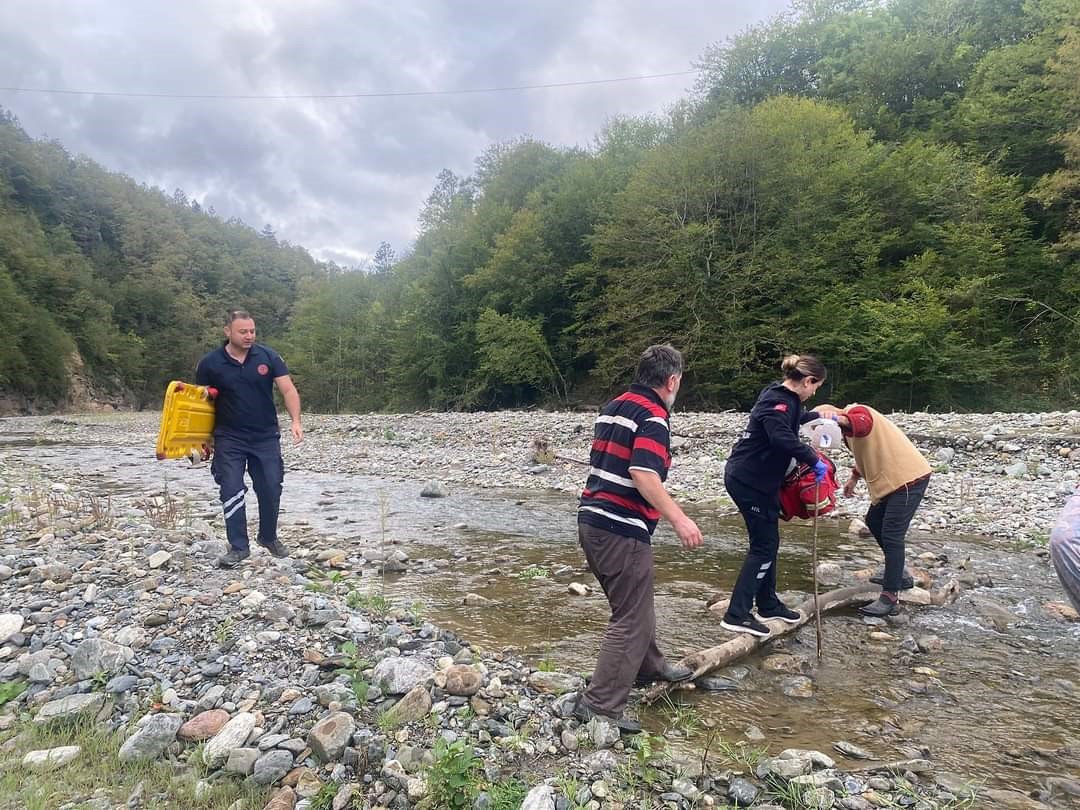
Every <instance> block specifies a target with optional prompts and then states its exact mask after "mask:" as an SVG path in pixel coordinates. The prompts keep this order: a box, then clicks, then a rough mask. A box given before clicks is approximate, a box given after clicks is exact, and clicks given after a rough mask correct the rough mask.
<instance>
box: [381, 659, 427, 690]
mask: <svg viewBox="0 0 1080 810" xmlns="http://www.w3.org/2000/svg"><path fill="white" fill-rule="evenodd" d="M434 675H435V670H434V669H432V668H431V666H430V665H429V664H427V663H426V662H424V661H422V660H420V659H419V658H406V657H404V656H400V655H392V656H390V657H389V658H384V659H383V660H382V661H380V662H379V663H378V664H376V666H375V674H374V675H373V676H372V680H373V681H374V683H375V685H376V686H378V687H379V688H380V689H382V690H383V692H385V693H386V694H388V695H404V694H405V693H406V692H408V691H409V690H411V689H413V688H414V687H416V686H418V685H420V684H422V683H426V682H427V680H428V679H429V678H431V677H433V676H434Z"/></svg>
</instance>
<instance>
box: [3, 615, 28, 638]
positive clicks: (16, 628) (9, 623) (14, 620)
mask: <svg viewBox="0 0 1080 810" xmlns="http://www.w3.org/2000/svg"><path fill="white" fill-rule="evenodd" d="M22 628H23V617H22V616H21V615H19V614H18V613H2V614H0V644H3V643H4V642H6V641H7V640H8V639H10V638H11V637H12V636H13V635H15V634H16V633H18V632H20V631H21V630H22Z"/></svg>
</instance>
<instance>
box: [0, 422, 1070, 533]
mask: <svg viewBox="0 0 1080 810" xmlns="http://www.w3.org/2000/svg"><path fill="white" fill-rule="evenodd" d="M894 418H895V421H896V422H897V424H898V425H900V427H901V428H903V429H904V430H905V431H906V432H907V433H908V435H909V436H910V437H911V438H912V439H913V440H914V441H915V442H916V443H917V444H918V446H919V447H920V449H922V450H923V452H924V453H925V454H926V456H927V458H928V459H929V460H930V462H931V465H932V466H933V468H934V472H935V475H934V479H933V482H932V484H931V487H930V490H929V492H928V494H927V497H926V500H925V501H924V504H923V506H922V507H921V508H920V510H919V513H918V515H917V523H918V526H917V528H918V529H919V530H921V531H924V532H931V533H934V534H939V535H955V534H981V535H986V536H992V537H998V538H1003V539H1009V540H1014V541H1015V540H1021V541H1031V542H1040V541H1041V542H1045V537H1046V535H1047V533H1048V531H1049V527H1050V525H1051V523H1052V521H1053V517H1054V514H1055V512H1056V510H1057V509H1058V508H1059V507H1060V505H1061V503H1062V502H1063V500H1064V498H1065V496H1066V495H1067V494H1068V493H1070V492H1071V491H1072V490H1073V489H1075V488H1076V486H1077V484H1078V482H1080V411H1068V412H1057V413H1035V414H1004V413H993V414H927V413H914V414H898V415H896V416H895V417H894ZM592 421H593V414H588V413H576V412H557V413H548V412H519V411H503V412H496V413H468V414H448V413H415V414H362V415H349V416H320V415H316V416H309V417H305V424H306V433H307V439H306V440H305V442H304V444H303V445H302V447H300V448H291V447H287V448H286V451H285V452H286V460H287V464H288V466H289V468H290V469H291V470H308V471H314V472H336V473H353V474H364V475H373V476H379V477H382V478H386V479H391V480H417V479H434V480H436V481H438V482H440V483H442V484H443V485H444V486H453V485H455V484H466V485H469V486H476V487H512V488H523V489H554V490H560V491H564V492H576V491H578V490H579V489H580V487H581V485H582V482H583V480H584V464H585V462H586V461H587V459H588V449H589V442H590V440H591V432H592ZM745 424H746V416H745V414H738V413H719V414H715V413H713V414H706V413H685V414H683V413H677V414H676V415H675V416H674V418H673V421H672V426H673V432H674V439H673V445H674V452H673V456H674V458H673V463H672V471H671V476H670V479H669V488H670V489H671V490H672V491H673V492H674V493H676V495H677V496H679V497H681V498H683V499H685V500H687V501H690V502H709V501H726V500H727V498H726V494H725V492H724V487H723V464H724V459H725V458H726V457H727V453H728V451H729V450H730V449H731V446H732V444H733V443H734V442H735V439H736V438H737V436H738V435H739V433H740V432H741V431H742V430H743V428H744V426H745ZM156 433H157V415H156V414H149V413H148V414H100V415H99V414H95V415H92V416H86V417H71V418H68V417H65V418H55V417H21V418H12V419H6V420H3V421H0V439H2V438H3V437H4V436H5V435H6V436H8V437H14V436H24V437H27V439H28V440H32V441H70V442H88V443H92V444H101V445H105V446H110V445H112V446H129V447H130V446H142V447H152V445H153V442H154V438H155V437H156ZM537 443H539V450H538V449H536V445H537ZM833 456H834V460H835V461H836V462H837V464H838V466H839V467H840V468H841V479H844V478H846V475H847V468H848V467H849V465H850V462H851V455H850V454H849V453H847V452H846V451H837V452H834V453H833ZM860 492H861V496H860V497H856V498H855V499H852V500H851V501H846V502H843V503H842V504H841V507H840V509H839V511H838V513H837V515H836V517H837V518H846V517H848V516H851V515H860V514H862V513H863V512H864V511H865V508H866V505H867V501H866V500H865V488H860Z"/></svg>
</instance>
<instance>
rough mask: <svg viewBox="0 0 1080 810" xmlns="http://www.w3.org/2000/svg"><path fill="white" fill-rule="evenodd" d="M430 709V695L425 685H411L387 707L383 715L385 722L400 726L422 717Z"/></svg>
mask: <svg viewBox="0 0 1080 810" xmlns="http://www.w3.org/2000/svg"><path fill="white" fill-rule="evenodd" d="M430 711H431V695H429V694H428V690H427V687H425V686H423V685H420V686H415V687H413V688H412V689H411V690H410V691H409V692H407V693H406V694H405V696H404V697H403V698H401V700H399V701H398V702H397V703H395V704H394V705H393V706H391V707H390V708H389V709H387V711H386V714H385V715H384V717H385V718H386V722H387V723H390V724H392V725H394V726H401V725H404V724H406V723H414V722H416V721H417V720H421V719H423V718H424V717H425V716H427V714H428V712H430Z"/></svg>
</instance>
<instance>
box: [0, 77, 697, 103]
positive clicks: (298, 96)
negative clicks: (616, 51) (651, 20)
mask: <svg viewBox="0 0 1080 810" xmlns="http://www.w3.org/2000/svg"><path fill="white" fill-rule="evenodd" d="M696 72H697V71H694V70H677V71H673V72H671V73H649V74H645V75H642V76H619V77H617V78H613V79H586V80H583V81H576V82H550V83H548V84H517V85H507V86H502V87H474V88H467V89H464V90H381V91H373V92H370V93H289V94H283V95H257V94H245V93H134V92H127V91H119V90H67V89H62V88H53V87H0V91H4V92H8V93H44V94H51V95H59V96H108V97H114V98H165V99H192V100H227V101H244V100H247V101H304V100H330V101H333V100H342V99H360V98H407V97H410V96H464V95H475V94H479V93H512V92H515V91H519V90H548V89H552V88H558V87H584V86H587V85H596V84H617V83H620V82H640V81H646V80H648V79H667V78H671V77H673V76H689V75H691V74H694V73H696Z"/></svg>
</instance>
